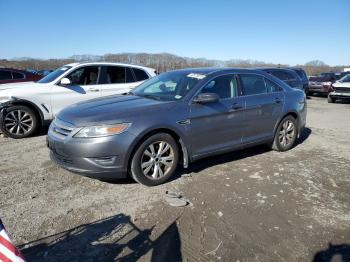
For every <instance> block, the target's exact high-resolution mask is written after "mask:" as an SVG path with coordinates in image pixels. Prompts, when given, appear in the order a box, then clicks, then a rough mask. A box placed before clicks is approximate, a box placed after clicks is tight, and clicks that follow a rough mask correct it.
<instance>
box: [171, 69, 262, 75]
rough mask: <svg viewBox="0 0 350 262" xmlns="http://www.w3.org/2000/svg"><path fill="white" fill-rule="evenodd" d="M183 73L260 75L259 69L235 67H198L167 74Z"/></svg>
mask: <svg viewBox="0 0 350 262" xmlns="http://www.w3.org/2000/svg"><path fill="white" fill-rule="evenodd" d="M174 71H177V72H184V73H188V74H190V73H197V74H204V75H209V74H214V73H220V72H231V73H261V71H260V70H259V69H255V68H236V67H199V68H185V69H177V70H173V71H168V72H174Z"/></svg>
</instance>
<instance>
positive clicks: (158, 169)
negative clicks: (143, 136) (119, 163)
mask: <svg viewBox="0 0 350 262" xmlns="http://www.w3.org/2000/svg"><path fill="white" fill-rule="evenodd" d="M173 165H174V150H173V148H172V147H171V145H170V144H168V143H167V142H164V141H157V142H154V143H152V144H150V145H149V146H148V147H147V148H146V150H145V151H144V152H143V155H142V158H141V170H142V172H143V174H144V175H145V176H147V177H149V178H151V179H160V178H162V177H164V176H166V175H167V174H168V173H169V172H170V170H171V168H172V167H173Z"/></svg>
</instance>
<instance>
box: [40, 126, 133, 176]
mask: <svg viewBox="0 0 350 262" xmlns="http://www.w3.org/2000/svg"><path fill="white" fill-rule="evenodd" d="M134 139H135V136H134V135H132V134H130V133H128V132H127V131H126V132H125V133H122V134H119V135H115V136H108V137H100V138H74V137H72V136H68V137H66V138H64V139H62V138H61V137H57V136H56V135H55V134H54V132H53V131H52V130H51V129H50V130H49V133H48V136H47V146H48V147H49V149H50V158H51V160H53V161H54V162H55V163H56V164H58V165H59V166H61V167H62V168H64V169H67V170H69V171H71V172H73V173H76V174H79V175H83V176H87V177H92V178H97V179H117V178H125V177H126V176H127V166H128V152H129V149H130V147H131V145H132V142H133V141H134Z"/></svg>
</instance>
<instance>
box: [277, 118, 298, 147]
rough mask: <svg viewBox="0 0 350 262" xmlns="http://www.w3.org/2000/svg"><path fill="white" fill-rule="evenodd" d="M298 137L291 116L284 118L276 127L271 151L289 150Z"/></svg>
mask: <svg viewBox="0 0 350 262" xmlns="http://www.w3.org/2000/svg"><path fill="white" fill-rule="evenodd" d="M297 135H298V128H297V121H296V119H295V118H294V117H292V116H286V117H285V118H283V120H282V121H281V122H280V124H279V125H278V127H277V130H276V133H275V138H274V140H273V144H272V149H273V150H276V151H280V152H284V151H287V150H289V149H291V148H292V147H293V146H294V144H295V141H296V139H297Z"/></svg>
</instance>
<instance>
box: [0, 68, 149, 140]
mask: <svg viewBox="0 0 350 262" xmlns="http://www.w3.org/2000/svg"><path fill="white" fill-rule="evenodd" d="M155 75H156V71H155V69H152V68H148V67H142V66H136V65H128V64H120V63H102V62H96V63H73V64H68V65H65V66H62V67H61V68H58V69H57V70H55V71H53V72H52V73H50V74H48V75H47V76H45V77H44V78H42V79H40V80H39V81H38V82H28V83H16V84H3V85H0V130H1V131H2V132H3V133H4V134H5V135H7V136H9V137H12V138H24V137H28V136H30V135H32V134H33V133H34V132H35V131H36V130H38V128H39V127H43V126H45V125H47V124H48V123H50V122H51V120H52V119H53V118H54V117H55V115H56V114H57V113H58V112H59V111H60V110H61V109H63V108H65V107H67V106H69V105H71V104H74V103H77V102H80V101H85V100H89V99H93V98H98V97H102V96H109V95H115V94H124V93H128V92H129V91H130V90H131V89H133V88H134V87H135V86H137V85H139V84H140V83H142V82H143V81H145V80H147V79H149V78H151V77H153V76H155Z"/></svg>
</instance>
